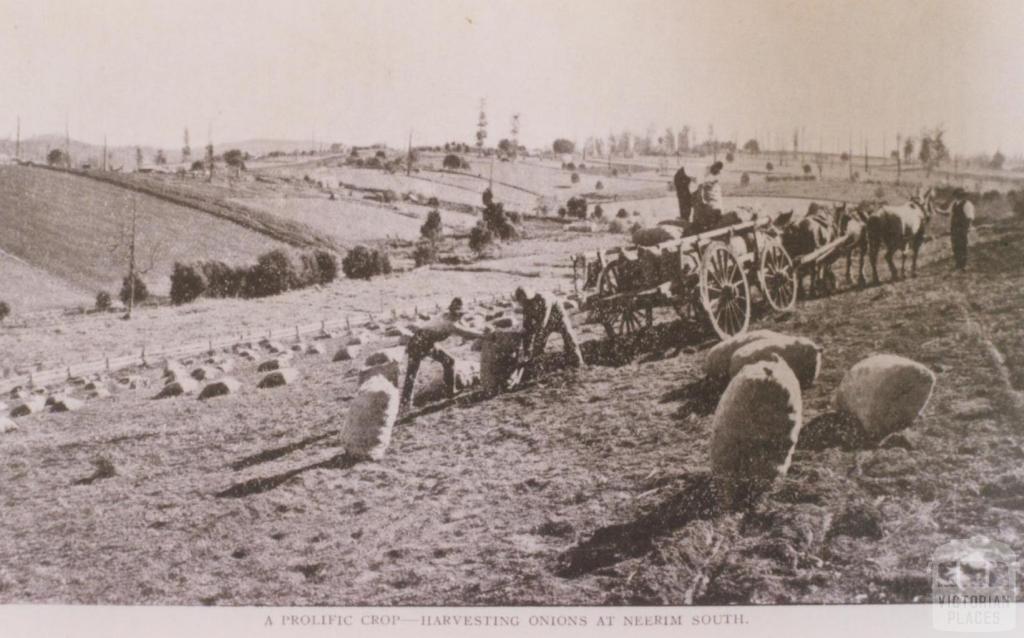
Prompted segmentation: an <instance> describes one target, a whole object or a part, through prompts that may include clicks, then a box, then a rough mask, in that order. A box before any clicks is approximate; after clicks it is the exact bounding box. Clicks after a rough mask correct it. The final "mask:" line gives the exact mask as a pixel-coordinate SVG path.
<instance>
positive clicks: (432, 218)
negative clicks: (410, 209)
mask: <svg viewBox="0 0 1024 638" xmlns="http://www.w3.org/2000/svg"><path fill="white" fill-rule="evenodd" d="M443 233H444V229H443V228H442V226H441V213H440V212H439V211H437V210H432V211H430V212H429V213H427V221H425V222H423V225H422V226H420V235H422V236H423V238H424V239H427V240H429V241H431V242H435V241H437V240H438V239H441V236H442V235H443Z"/></svg>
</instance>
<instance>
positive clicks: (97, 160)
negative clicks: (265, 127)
mask: <svg viewBox="0 0 1024 638" xmlns="http://www.w3.org/2000/svg"><path fill="white" fill-rule="evenodd" d="M64 142H65V140H64V136H63V135H60V134H56V133H53V134H46V135H34V136H32V137H28V138H25V139H23V140H21V159H23V160H26V161H32V162H37V163H45V162H46V155H47V154H48V153H49V152H50V150H51V149H55V148H58V149H61V150H64ZM16 146H17V144H16V142H15V140H13V139H3V140H0V155H7V156H10V157H12V158H13V157H14V154H15V150H16ZM205 146H206V145H205V144H204V143H202V142H200V141H198V140H195V141H194V142H193V145H192V159H193V160H196V159H200V158H202V157H203V153H204V148H205ZM318 146H319V144H318ZM323 147H324V149H325V150H327V149H328V148H329V147H330V144H328V143H324V144H323ZM141 148H142V158H143V159H142V161H143V165H144V166H151V165H153V162H154V158H155V157H156V153H157V151H158V150H162V151H163V152H164V155H165V156H166V158H167V161H168V163H170V164H179V163H181V159H182V158H181V148H180V147H175V148H163V149H160V148H157V147H154V146H143V147H141ZM235 148H237V149H238V150H240V151H242V152H243V153H249V154H250V155H252V156H254V157H258V156H260V155H267V154H268V153H271V152H273V151H282V152H284V153H291V152H293V151H308V150H310V149H311V148H312V141H311V140H305V141H297V140H267V139H254V140H243V141H240V142H225V143H223V144H214V145H213V150H214V152H215V153H216V154H218V155H219V154H221V153H223V152H224V151H227V150H230V149H235ZM69 150H70V153H71V161H72V164H73V165H74V166H75V167H81V166H82V164H83V163H86V162H88V163H89V164H91V165H93V166H99V165H100V164H101V160H102V158H103V145H102V144H91V143H89V142H82V141H79V140H76V139H74V138H72V139H71V141H70V144H69ZM135 152H136V147H134V146H109V147H107V157H108V160H107V165H108V167H110V168H118V167H121V168H122V169H123V170H133V169H134V168H135V163H136V158H135Z"/></svg>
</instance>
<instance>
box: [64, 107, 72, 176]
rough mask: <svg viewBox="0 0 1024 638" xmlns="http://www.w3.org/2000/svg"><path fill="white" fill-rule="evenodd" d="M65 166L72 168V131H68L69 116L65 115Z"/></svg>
mask: <svg viewBox="0 0 1024 638" xmlns="http://www.w3.org/2000/svg"><path fill="white" fill-rule="evenodd" d="M64 166H65V167H66V168H71V133H69V132H68V116H67V115H65V116H64Z"/></svg>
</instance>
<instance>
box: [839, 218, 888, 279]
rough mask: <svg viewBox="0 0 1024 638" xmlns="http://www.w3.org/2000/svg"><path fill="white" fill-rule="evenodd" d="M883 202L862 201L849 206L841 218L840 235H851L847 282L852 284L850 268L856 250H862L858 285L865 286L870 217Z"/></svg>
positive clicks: (847, 260) (858, 268)
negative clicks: (865, 258) (865, 257)
mask: <svg viewBox="0 0 1024 638" xmlns="http://www.w3.org/2000/svg"><path fill="white" fill-rule="evenodd" d="M879 206H881V204H879V203H876V202H871V201H867V200H865V201H862V202H861V203H860V204H858V205H857V206H856V207H852V206H848V207H847V208H846V211H845V212H844V213H843V215H842V216H841V217H840V218H839V236H840V237H843V236H846V237H850V240H849V241H850V248H849V250H848V251H847V253H846V284H847V285H852V284H853V278H852V277H851V276H850V270H851V268H852V264H853V253H854V251H860V262H859V264H858V266H857V285H859V286H864V285H865V284H867V280H866V279H865V278H864V256H865V255H866V254H867V252H868V218H869V217H870V216H871V215H872V213H874V212H875V211H877V210H878V208H879Z"/></svg>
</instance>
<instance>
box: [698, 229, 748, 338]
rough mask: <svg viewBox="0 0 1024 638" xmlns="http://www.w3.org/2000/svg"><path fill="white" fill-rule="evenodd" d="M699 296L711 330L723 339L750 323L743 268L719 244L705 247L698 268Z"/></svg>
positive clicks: (738, 331)
mask: <svg viewBox="0 0 1024 638" xmlns="http://www.w3.org/2000/svg"><path fill="white" fill-rule="evenodd" d="M700 297H701V303H702V304H703V306H704V310H706V311H707V313H708V319H709V320H710V321H711V327H712V328H714V329H715V332H716V333H718V336H719V337H721V338H723V339H725V338H727V337H730V336H732V335H734V334H739V333H741V332H743V331H744V330H746V329H747V324H749V323H750V286H749V285H748V284H747V277H746V275H745V274H744V272H743V266H741V265H740V262H739V261H738V260H737V259H736V257H735V255H733V254H732V251H730V250H729V248H728V247H727V246H726V245H725V244H722V243H719V242H714V243H712V244H711V245H710V246H708V247H707V250H706V252H705V253H704V259H703V260H702V262H701V269H700Z"/></svg>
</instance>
